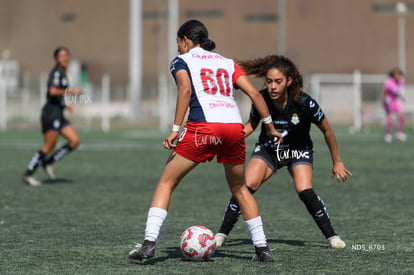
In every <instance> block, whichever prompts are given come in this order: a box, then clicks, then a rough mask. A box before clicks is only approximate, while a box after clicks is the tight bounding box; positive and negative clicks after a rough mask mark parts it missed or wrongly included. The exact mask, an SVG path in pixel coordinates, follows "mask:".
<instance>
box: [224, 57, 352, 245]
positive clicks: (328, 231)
mask: <svg viewBox="0 0 414 275" xmlns="http://www.w3.org/2000/svg"><path fill="white" fill-rule="evenodd" d="M239 64H240V67H241V68H242V69H243V70H244V71H245V73H246V74H247V75H256V76H257V77H264V78H265V81H266V88H265V89H263V90H262V91H260V92H261V94H262V95H263V97H264V99H265V101H266V104H267V107H268V108H269V110H270V114H271V116H272V120H273V124H274V126H275V128H276V130H278V131H279V132H281V133H282V135H283V136H284V139H283V143H281V144H276V145H275V144H274V143H273V140H272V139H270V138H269V137H268V136H267V135H266V133H265V131H264V130H265V129H264V128H263V125H262V128H261V132H260V136H259V141H258V143H257V144H256V146H255V148H254V150H253V153H252V156H251V160H250V161H249V164H248V165H247V168H246V183H247V186H248V188H249V190H250V192H251V193H252V194H253V193H254V192H255V191H257V190H258V189H259V187H260V186H261V185H262V183H264V182H265V181H266V180H268V179H269V178H270V177H271V176H272V175H273V174H274V173H276V172H277V170H278V169H281V168H282V167H284V166H286V167H287V169H288V170H289V172H290V175H291V176H292V178H293V183H294V185H295V189H296V192H297V194H298V195H299V198H300V199H301V200H302V202H303V203H304V204H305V206H306V208H307V210H308V212H309V214H310V215H311V216H312V218H313V219H314V220H315V222H316V224H317V225H318V227H319V229H320V230H321V231H322V233H323V234H324V236H325V237H326V238H327V240H328V242H329V244H330V245H331V247H333V248H343V247H345V243H344V241H342V240H341V238H340V237H339V236H338V235H337V234H336V233H335V231H334V229H333V227H332V225H331V222H330V219H329V216H328V212H327V210H326V207H325V205H324V202H323V201H322V199H321V198H320V197H319V196H318V195H317V194H316V193H315V191H314V189H313V187H312V165H313V151H312V147H313V145H312V140H311V137H310V134H309V131H310V128H311V123H314V124H316V126H318V128H319V129H320V130H321V132H322V133H323V135H324V137H325V141H326V144H327V146H328V148H329V150H330V153H331V158H332V162H333V168H332V177H335V178H336V179H337V180H338V181H341V180H343V181H345V180H346V179H347V178H348V176H349V175H351V173H350V172H349V171H348V170H347V169H346V168H345V166H344V164H343V163H342V161H341V158H340V156H339V152H338V148H337V144H336V140H335V135H334V133H333V131H332V129H331V127H330V125H329V123H328V120H327V119H326V117H325V115H324V113H323V111H322V110H321V108H320V107H319V105H318V103H317V102H316V101H315V100H314V99H313V98H311V97H310V96H309V95H307V94H305V93H304V92H303V91H302V88H303V81H302V76H301V74H300V73H299V71H298V69H297V68H296V66H295V64H294V63H293V62H292V61H291V60H289V59H288V58H286V57H283V56H276V55H273V56H267V57H264V58H259V59H255V60H249V61H242V62H240V63H239ZM259 123H260V117H259V116H258V113H257V109H256V108H255V106H253V107H252V111H251V114H250V119H249V121H248V122H247V123H246V124H245V125H244V132H245V135H246V136H248V135H250V134H251V133H252V132H253V131H254V130H255V129H256V128H257V126H258V125H259ZM240 210H241V212H240ZM241 213H243V209H240V207H239V204H238V201H237V199H236V198H235V197H234V196H233V197H232V198H231V199H230V203H229V204H228V207H227V210H226V213H225V215H224V219H223V222H222V224H221V227H220V230H219V232H218V233H217V234H216V246H217V247H220V246H222V245H223V244H224V242H225V241H226V238H227V236H228V234H229V233H230V231H231V230H232V228H233V226H234V224H235V223H236V222H237V220H238V218H239V216H240V214H241Z"/></svg>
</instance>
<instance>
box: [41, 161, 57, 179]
mask: <svg viewBox="0 0 414 275" xmlns="http://www.w3.org/2000/svg"><path fill="white" fill-rule="evenodd" d="M43 169H45V172H46V174H47V176H48V177H49V179H51V180H55V179H56V176H55V169H53V166H52V165H50V164H47V165H45V166H43Z"/></svg>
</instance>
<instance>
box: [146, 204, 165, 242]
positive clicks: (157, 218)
mask: <svg viewBox="0 0 414 275" xmlns="http://www.w3.org/2000/svg"><path fill="white" fill-rule="evenodd" d="M166 218H167V210H164V209H162V208H158V207H151V208H150V209H149V210H148V217H147V226H146V227H145V240H148V241H152V242H155V241H156V240H157V238H158V235H159V234H160V229H161V226H162V223H163V222H164V221H165V219H166Z"/></svg>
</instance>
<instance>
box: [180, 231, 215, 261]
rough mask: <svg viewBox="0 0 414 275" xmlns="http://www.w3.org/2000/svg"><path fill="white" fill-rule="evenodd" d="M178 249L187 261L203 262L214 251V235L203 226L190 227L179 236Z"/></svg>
mask: <svg viewBox="0 0 414 275" xmlns="http://www.w3.org/2000/svg"><path fill="white" fill-rule="evenodd" d="M180 249H181V252H182V253H183V255H184V257H186V258H187V259H190V260H193V261H205V260H207V259H208V258H209V257H210V256H211V255H213V253H214V250H215V249H216V241H215V240H214V234H213V232H212V231H211V230H210V229H208V228H207V227H205V226H201V225H195V226H191V227H189V228H187V229H186V230H185V231H184V232H183V234H181V238H180Z"/></svg>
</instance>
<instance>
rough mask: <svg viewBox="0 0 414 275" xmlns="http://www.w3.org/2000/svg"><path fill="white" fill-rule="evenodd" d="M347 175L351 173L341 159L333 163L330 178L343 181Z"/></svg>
mask: <svg viewBox="0 0 414 275" xmlns="http://www.w3.org/2000/svg"><path fill="white" fill-rule="evenodd" d="M349 176H352V173H351V172H350V171H349V170H348V169H346V167H345V165H344V164H343V163H342V161H340V162H336V163H334V166H333V168H332V175H331V177H332V178H336V180H337V181H338V182H341V181H344V182H345V181H346V180H347V179H348V177H349Z"/></svg>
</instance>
